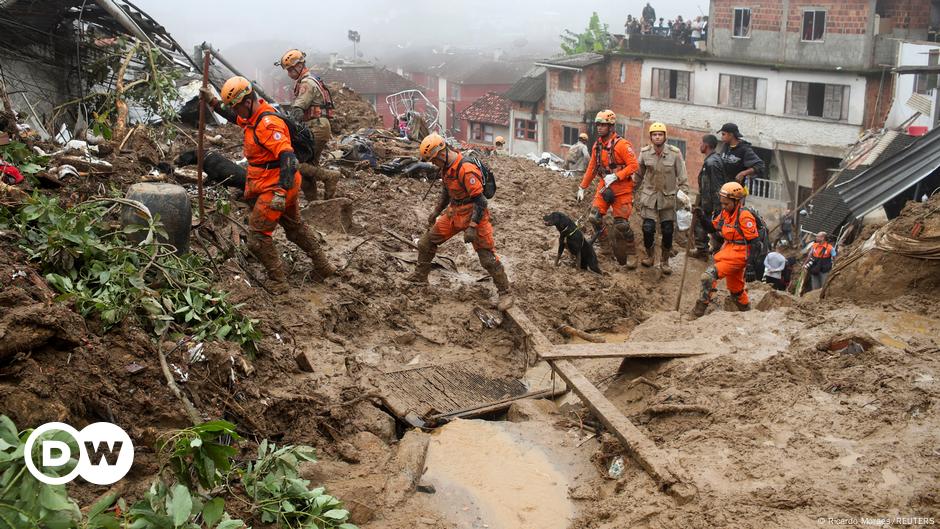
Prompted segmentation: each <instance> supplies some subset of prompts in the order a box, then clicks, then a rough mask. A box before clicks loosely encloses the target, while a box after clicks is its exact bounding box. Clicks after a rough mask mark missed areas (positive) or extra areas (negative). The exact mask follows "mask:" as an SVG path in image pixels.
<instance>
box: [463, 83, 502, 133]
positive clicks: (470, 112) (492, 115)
mask: <svg viewBox="0 0 940 529" xmlns="http://www.w3.org/2000/svg"><path fill="white" fill-rule="evenodd" d="M509 106H510V103H509V100H508V99H506V98H505V97H503V96H501V95H499V94H495V93H493V92H490V93H488V94H486V95H485V96H483V97H481V98H479V99H477V100H476V101H474V102H473V104H472V105H470V106H469V107H467V109H466V110H464V111H463V112H461V113H460V119H465V120H467V121H475V122H477V123H488V124H490V125H500V126H503V127H508V126H509Z"/></svg>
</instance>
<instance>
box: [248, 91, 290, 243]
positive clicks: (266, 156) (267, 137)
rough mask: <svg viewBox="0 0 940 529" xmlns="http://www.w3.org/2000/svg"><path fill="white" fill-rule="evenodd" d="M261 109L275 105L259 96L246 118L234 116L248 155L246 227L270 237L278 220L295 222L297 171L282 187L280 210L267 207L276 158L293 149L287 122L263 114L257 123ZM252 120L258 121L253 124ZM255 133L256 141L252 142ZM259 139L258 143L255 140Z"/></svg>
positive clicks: (273, 185)
mask: <svg viewBox="0 0 940 529" xmlns="http://www.w3.org/2000/svg"><path fill="white" fill-rule="evenodd" d="M262 112H275V108H274V107H273V106H271V105H270V104H268V103H267V102H266V101H264V100H263V99H259V100H258V108H256V109H255V112H254V114H252V116H251V117H250V118H248V119H244V118H241V117H239V118H238V126H239V127H241V128H242V129H243V130H244V134H245V142H244V144H245V146H244V151H245V158H248V174H247V179H246V182H245V198H246V199H248V200H253V201H254V206H253V208H252V211H251V216H250V217H249V220H248V226H249V227H250V228H251V230H252V231H254V232H257V233H258V234H260V235H263V236H267V237H270V236H271V234H272V233H274V228H275V227H277V225H278V223H282V224H283V223H284V222H285V221H287V222H291V223H299V222H300V221H301V219H300V202H299V200H298V194H299V193H300V172H296V173H295V174H294V185H293V187H291V188H290V189H288V190H286V196H285V203H286V207H285V208H284V211H275V210H273V209H271V207H270V204H271V199H272V198H274V191H275V190H279V189H280V186H279V185H278V179H279V178H280V164H279V163H278V157H279V156H280V154H281V153H282V152H285V151H290V152H293V150H294V149H293V147H291V143H290V132H289V131H288V129H287V124H285V123H284V121H283V120H281V119H280V118H279V117H277V116H265V117H264V118H263V119H261V121H260V122H258V116H260V115H261V113H262ZM255 123H258V125H257V127H255ZM256 135H257V138H258V142H256V141H255V136H256ZM259 142H260V143H259Z"/></svg>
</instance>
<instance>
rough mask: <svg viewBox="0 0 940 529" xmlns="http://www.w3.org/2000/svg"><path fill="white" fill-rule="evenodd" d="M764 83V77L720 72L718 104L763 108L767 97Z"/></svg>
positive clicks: (750, 108)
mask: <svg viewBox="0 0 940 529" xmlns="http://www.w3.org/2000/svg"><path fill="white" fill-rule="evenodd" d="M766 83H767V81H766V80H765V79H758V78H756V77H742V76H740V75H726V74H721V76H720V77H719V79H718V104H719V105H722V106H728V107H732V108H743V109H749V110H757V109H763V107H764V102H765V100H766V97H767V96H766V91H767V87H766ZM758 99H760V103H761V104H760V105H758Z"/></svg>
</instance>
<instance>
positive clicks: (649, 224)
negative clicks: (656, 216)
mask: <svg viewBox="0 0 940 529" xmlns="http://www.w3.org/2000/svg"><path fill="white" fill-rule="evenodd" d="M643 233H644V234H655V233H656V221H655V220H653V219H643Z"/></svg>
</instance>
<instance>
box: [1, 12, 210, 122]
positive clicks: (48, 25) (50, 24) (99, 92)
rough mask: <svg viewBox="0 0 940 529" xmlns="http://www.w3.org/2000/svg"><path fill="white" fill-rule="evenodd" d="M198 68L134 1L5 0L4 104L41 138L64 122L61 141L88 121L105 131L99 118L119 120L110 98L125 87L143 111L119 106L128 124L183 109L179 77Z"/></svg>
mask: <svg viewBox="0 0 940 529" xmlns="http://www.w3.org/2000/svg"><path fill="white" fill-rule="evenodd" d="M199 69H200V68H199V65H198V64H196V63H195V62H194V61H193V59H192V57H191V56H190V55H189V54H187V53H186V51H185V50H184V49H183V48H182V47H181V46H180V45H179V43H177V42H176V41H175V40H174V39H173V37H172V36H171V35H170V34H169V33H168V32H167V31H166V29H165V28H163V26H161V25H160V24H159V23H158V22H156V21H155V20H154V19H153V18H151V17H150V16H149V15H147V14H146V13H145V12H144V11H142V10H141V9H139V8H137V7H136V6H135V5H134V4H132V3H131V2H116V1H113V0H95V1H85V2H82V1H79V0H4V1H2V2H0V81H2V87H0V88H3V92H4V93H5V100H4V101H3V106H4V109H6V108H7V107H12V109H13V110H14V111H15V112H16V113H17V115H18V117H19V121H20V123H26V124H28V126H29V127H30V129H31V130H32V131H33V133H34V134H37V135H38V136H39V137H41V138H43V139H49V138H50V137H53V136H59V134H60V131H62V129H63V125H66V127H65V129H66V130H65V132H62V136H59V139H68V138H70V137H72V135H73V134H76V133H80V132H81V131H82V130H83V129H84V128H85V125H86V124H87V125H88V126H89V127H90V128H92V129H95V130H98V131H99V132H101V129H102V128H101V127H96V126H95V125H96V123H95V121H96V120H97V121H98V123H99V124H104V123H106V121H108V120H110V119H113V118H114V117H115V116H113V115H111V112H112V109H114V108H115V105H114V103H115V102H116V101H114V100H108V99H109V98H114V99H116V100H118V101H120V100H121V95H122V92H123V91H125V90H126V91H128V92H131V91H134V92H133V93H134V95H135V97H134V100H135V101H137V102H138V103H139V104H140V106H139V107H137V108H135V106H131V108H124V109H123V110H122V108H121V106H120V105H117V108H116V112H118V113H119V114H120V113H121V112H124V113H125V114H130V120H131V121H134V120H138V121H139V120H145V119H146V120H153V119H155V118H156V116H158V115H160V114H162V113H165V112H176V111H179V110H180V106H181V105H180V101H181V100H182V99H181V96H185V95H187V90H184V89H180V88H177V87H178V85H179V84H180V80H179V75H180V73H181V72H191V71H194V70H195V71H198V70H199ZM118 73H122V74H123V75H120V76H118ZM193 77H194V78H195V77H197V75H193ZM217 83H218V79H217V78H216V79H214V84H217ZM196 90H198V87H196ZM190 91H192V90H190ZM188 95H189V96H190V97H191V96H192V95H195V93H192V94H188ZM171 107H172V108H171ZM117 117H118V118H123V119H125V120H126V118H127V116H126V115H125V116H120V115H119V116H117ZM7 121H8V123H6V124H5V125H7V127H9V126H10V123H9V121H10V120H9V119H7ZM119 121H120V119H119ZM73 125H74V129H73Z"/></svg>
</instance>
